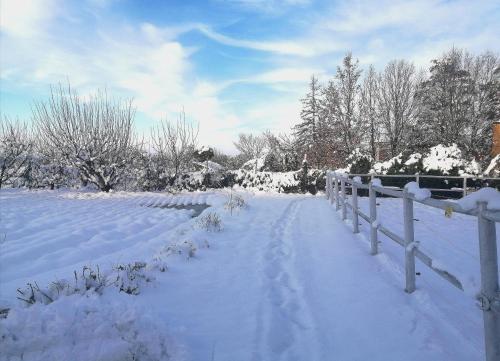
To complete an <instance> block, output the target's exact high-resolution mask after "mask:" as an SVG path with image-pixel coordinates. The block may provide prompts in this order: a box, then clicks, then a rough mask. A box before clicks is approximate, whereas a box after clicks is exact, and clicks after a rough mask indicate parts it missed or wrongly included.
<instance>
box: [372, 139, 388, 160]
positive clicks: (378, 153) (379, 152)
mask: <svg viewBox="0 0 500 361" xmlns="http://www.w3.org/2000/svg"><path fill="white" fill-rule="evenodd" d="M389 158H391V147H390V146H389V143H387V142H376V143H375V162H383V161H386V160H388V159H389Z"/></svg>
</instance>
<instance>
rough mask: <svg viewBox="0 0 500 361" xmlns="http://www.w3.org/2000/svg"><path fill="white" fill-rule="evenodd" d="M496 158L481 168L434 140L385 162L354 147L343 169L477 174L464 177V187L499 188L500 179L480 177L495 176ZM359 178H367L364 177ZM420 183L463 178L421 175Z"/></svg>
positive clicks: (447, 185) (446, 183) (400, 182)
mask: <svg viewBox="0 0 500 361" xmlns="http://www.w3.org/2000/svg"><path fill="white" fill-rule="evenodd" d="M499 160H500V159H499V158H498V157H496V158H494V159H493V160H492V162H491V163H492V164H490V166H489V167H488V168H487V172H482V171H481V167H480V166H479V164H478V162H476V161H475V160H467V159H465V158H464V157H463V154H462V152H461V151H460V149H459V148H458V147H457V146H456V145H455V144H452V145H450V146H444V145H442V144H438V145H436V146H434V147H431V148H430V149H429V150H428V151H427V152H424V153H412V152H410V151H407V152H402V153H400V154H398V155H397V156H395V157H393V158H391V159H389V160H387V161H385V162H375V161H373V159H372V158H371V156H370V155H368V154H366V153H363V152H361V151H360V150H359V149H356V150H355V151H354V152H353V153H352V154H351V155H350V156H349V158H348V166H347V167H346V168H345V169H343V171H345V172H346V173H351V174H367V173H376V174H379V175H413V174H417V173H418V174H420V175H423V176H425V175H436V176H472V177H476V176H477V177H478V178H473V179H468V180H467V187H473V188H480V187H485V186H489V187H497V188H500V182H498V181H494V180H488V179H486V180H485V179H481V178H482V177H487V176H493V177H495V176H497V174H496V173H495V172H496V171H497V169H498V168H499V164H497V163H498V162H499ZM366 178H367V177H366ZM380 178H381V179H382V182H383V184H384V185H385V186H394V187H403V186H404V185H405V184H406V183H407V182H409V181H411V180H414V179H411V178H404V177H401V178H399V177H398V178H394V177H383V176H380ZM363 181H368V179H364V180H363ZM420 186H421V187H424V188H439V189H452V188H462V187H463V180H462V179H451V178H450V179H435V178H425V177H423V178H420ZM436 195H438V194H437V193H436ZM441 195H443V196H449V195H450V194H449V193H443V194H441Z"/></svg>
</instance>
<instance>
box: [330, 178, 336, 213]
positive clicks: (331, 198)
mask: <svg viewBox="0 0 500 361" xmlns="http://www.w3.org/2000/svg"><path fill="white" fill-rule="evenodd" d="M334 180H335V181H337V180H336V179H335V177H334V176H333V174H331V173H330V205H332V204H333V201H334V199H335V193H334V192H333V181H334Z"/></svg>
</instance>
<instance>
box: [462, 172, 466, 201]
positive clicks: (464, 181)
mask: <svg viewBox="0 0 500 361" xmlns="http://www.w3.org/2000/svg"><path fill="white" fill-rule="evenodd" d="M462 187H463V190H462V193H463V196H464V197H465V196H466V195H467V177H464V180H463V186H462Z"/></svg>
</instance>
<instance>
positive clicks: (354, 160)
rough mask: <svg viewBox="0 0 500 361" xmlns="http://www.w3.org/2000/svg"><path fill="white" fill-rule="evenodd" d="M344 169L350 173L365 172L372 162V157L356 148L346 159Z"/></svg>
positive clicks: (368, 169)
mask: <svg viewBox="0 0 500 361" xmlns="http://www.w3.org/2000/svg"><path fill="white" fill-rule="evenodd" d="M346 163H347V167H346V171H347V172H348V173H352V174H366V173H368V172H369V171H370V168H371V167H372V164H373V158H372V157H371V155H370V154H369V153H367V152H364V151H362V150H361V149H359V148H356V149H354V150H353V151H352V153H351V154H349V156H348V157H347V159H346Z"/></svg>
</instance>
